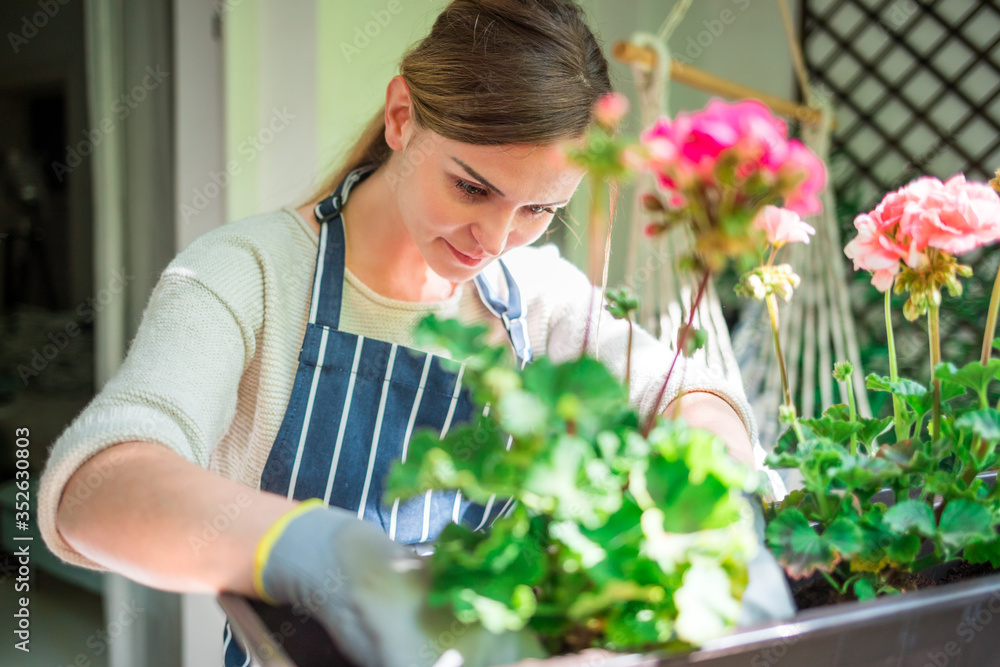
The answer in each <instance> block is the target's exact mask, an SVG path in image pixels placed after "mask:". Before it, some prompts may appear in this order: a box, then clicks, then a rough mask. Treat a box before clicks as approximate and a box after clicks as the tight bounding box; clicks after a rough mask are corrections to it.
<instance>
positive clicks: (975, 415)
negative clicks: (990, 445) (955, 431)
mask: <svg viewBox="0 0 1000 667" xmlns="http://www.w3.org/2000/svg"><path fill="white" fill-rule="evenodd" d="M955 426H957V427H958V428H963V429H969V430H970V431H972V432H973V433H975V434H976V435H978V436H979V437H980V438H982V439H983V440H985V441H986V442H996V441H998V440H1000V412H997V410H995V409H993V408H985V409H982V410H972V411H970V412H966V413H965V414H964V415H962V416H961V417H959V418H958V419H957V420H956V421H955Z"/></svg>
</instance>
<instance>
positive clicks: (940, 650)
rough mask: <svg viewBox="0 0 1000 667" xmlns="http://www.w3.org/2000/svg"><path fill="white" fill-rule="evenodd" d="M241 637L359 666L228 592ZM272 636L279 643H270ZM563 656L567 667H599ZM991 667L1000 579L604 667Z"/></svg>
mask: <svg viewBox="0 0 1000 667" xmlns="http://www.w3.org/2000/svg"><path fill="white" fill-rule="evenodd" d="M219 602H220V604H221V605H222V607H223V609H224V610H225V612H226V614H227V615H228V616H229V620H230V623H231V624H232V626H233V630H234V632H235V633H236V636H237V638H238V639H240V640H241V642H242V644H243V645H244V646H249V647H250V651H251V652H252V653H253V655H254V657H255V658H256V659H257V660H259V661H260V663H261V664H262V665H264V666H265V667H293V666H294V667H339V666H341V665H345V666H346V665H350V663H348V662H347V661H345V660H344V658H343V657H342V656H341V655H340V654H339V653H338V652H337V651H336V649H335V648H334V647H333V644H332V643H331V642H330V640H329V638H328V637H327V636H326V634H325V633H324V631H323V629H322V628H321V627H320V626H319V625H318V624H316V623H315V622H314V621H311V620H308V621H306V622H305V623H303V622H302V617H301V616H298V617H296V616H294V615H292V614H291V610H290V608H288V607H268V606H267V605H266V604H263V603H259V602H256V601H249V600H247V599H245V598H242V597H239V596H234V595H229V594H224V595H221V596H220V597H219ZM269 635H270V636H269ZM593 660H594V658H593V657H589V658H581V659H580V660H579V662H578V663H577V662H575V661H573V660H572V659H571V658H570V659H567V658H563V659H562V660H561V662H560V665H561V666H562V665H565V667H571V666H572V665H575V664H579V665H580V667H584V666H585V665H586V666H588V667H589V666H592V665H593ZM640 665H642V666H643V667H652V666H653V665H656V666H658V667H675V666H679V665H702V666H705V667H709V666H711V667H782V666H783V667H800V666H805V665H808V667H927V666H928V665H929V666H932V667H958V666H961V667H990V666H994V665H1000V574H995V575H990V576H987V577H982V578H980V579H973V580H969V581H963V582H960V583H953V584H948V585H945V586H940V587H937V588H930V589H926V590H922V591H916V592H913V593H907V594H905V595H900V596H896V597H891V598H882V599H879V600H873V601H869V602H851V603H846V604H840V605H835V606H831V607H823V608H820V609H812V610H809V611H805V612H802V613H800V614H798V615H797V616H796V617H795V619H794V620H793V621H791V622H786V623H780V624H774V625H769V626H765V627H758V628H748V629H744V630H740V631H738V632H735V633H733V634H731V635H728V636H726V637H720V638H718V639H715V640H713V641H712V642H710V643H709V644H708V645H706V646H704V647H703V648H702V649H701V650H700V651H695V652H693V653H689V654H685V655H680V656H666V657H664V656H656V655H645V656H640V655H622V656H621V657H620V658H615V659H611V660H608V661H607V662H605V663H603V667H633V666H635V667H638V666H640Z"/></svg>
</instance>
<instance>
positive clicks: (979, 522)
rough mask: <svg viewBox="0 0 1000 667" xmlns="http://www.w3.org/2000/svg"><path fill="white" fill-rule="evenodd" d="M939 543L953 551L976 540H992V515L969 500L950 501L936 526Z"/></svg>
mask: <svg viewBox="0 0 1000 667" xmlns="http://www.w3.org/2000/svg"><path fill="white" fill-rule="evenodd" d="M938 536H939V537H940V538H941V542H942V543H943V544H944V545H945V546H947V547H951V548H952V549H954V550H958V549H962V548H964V547H966V546H968V545H970V544H972V543H974V542H976V541H977V540H979V541H985V540H990V539H993V538H994V537H995V536H996V533H995V532H994V530H993V514H992V513H991V512H990V511H989V510H988V509H987V508H985V507H983V506H982V505H979V504H978V503H974V502H972V501H970V500H963V499H958V500H952V501H951V502H950V503H948V505H947V506H946V507H945V508H944V512H943V513H942V514H941V523H940V525H939V526H938Z"/></svg>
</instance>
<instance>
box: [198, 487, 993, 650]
mask: <svg viewBox="0 0 1000 667" xmlns="http://www.w3.org/2000/svg"><path fill="white" fill-rule="evenodd" d="M981 477H982V478H984V479H985V480H986V481H987V483H989V484H991V485H993V484H995V483H996V473H995V472H991V473H984V474H983V475H981ZM883 493H884V494H885V495H884V497H879V498H878V500H880V501H882V502H885V503H886V504H888V505H891V504H892V503H893V502H894V498H893V497H892V495H891V494H890V493H888V492H883ZM914 493H915V496H916V495H918V494H919V491H917V492H914ZM218 599H219V604H220V605H221V606H222V608H223V610H224V611H225V612H226V615H227V616H228V617H229V621H230V623H231V625H232V627H233V632H234V633H235V635H236V637H237V639H238V640H239V641H240V643H241V645H242V646H244V647H246V648H248V650H249V651H250V652H251V654H252V655H253V656H254V658H255V659H257V660H258V661H259V662H260V663H261V664H262V665H264V667H342V666H343V667H351V663H350V662H348V661H347V660H346V659H345V658H344V657H343V655H342V654H341V653H340V652H339V651H337V649H336V647H335V646H334V645H333V643H332V641H331V640H330V638H329V637H328V635H327V634H326V632H325V631H324V629H323V628H322V626H320V625H319V624H318V623H317V622H315V621H313V620H312V619H309V618H305V617H303V616H302V615H301V614H299V615H295V614H293V613H292V610H291V608H290V607H287V606H286V607H271V606H269V605H267V604H265V603H263V602H259V601H256V600H248V599H246V598H243V597H240V596H236V595H231V594H222V595H220V596H219V598H218ZM594 660H595V658H594V656H587V657H580V658H578V659H574V658H573V657H572V656H565V657H562V658H560V659H559V667H575V666H579V667H593V666H594V665H595V664H598V663H595V662H594ZM599 664H600V665H601V667H640V666H641V667H653V666H654V665H655V666H656V667H679V666H680V665H700V666H703V667H803V666H808V667H997V666H1000V573H998V574H993V575H989V576H985V577H980V578H977V579H970V580H967V581H962V582H958V583H949V584H945V585H942V586H937V587H933V588H928V589H924V590H920V591H916V592H911V593H906V594H903V595H898V596H893V597H885V598H881V599H878V600H871V601H868V602H849V603H844V604H838V605H832V606H827V607H820V608H817V609H810V610H806V611H803V612H800V613H799V614H797V615H796V616H795V618H794V619H793V620H791V621H788V622H782V623H774V624H769V625H766V626H758V627H754V628H745V629H742V630H739V631H737V632H734V633H733V634H730V635H728V636H725V637H720V638H718V639H715V640H713V641H711V642H709V643H708V644H706V645H705V646H703V647H702V648H701V650H699V651H694V652H692V653H687V654H683V655H672V656H664V655H656V654H647V655H621V656H619V657H615V658H611V659H608V660H606V661H605V660H603V659H600V661H599Z"/></svg>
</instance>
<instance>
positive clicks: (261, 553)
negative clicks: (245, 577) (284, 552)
mask: <svg viewBox="0 0 1000 667" xmlns="http://www.w3.org/2000/svg"><path fill="white" fill-rule="evenodd" d="M315 507H326V503H324V502H323V499H322V498H310V499H309V500H304V501H302V502H301V503H299V504H298V505H297V506H296V507H295V508H293V509H290V510H288V511H287V512H285V513H284V514H282V515H281V516H280V517H278V520H277V521H275V522H274V523H273V524H271V527H270V528H268V529H267V532H265V533H264V536H263V537H261V538H260V542H258V543H257V548H256V549H255V550H254V555H253V588H254V590H255V591H256V592H257V595H259V596H260V599H261V600H264V601H265V602H267V603H268V604H272V605H276V604H278V602H277V601H276V600H275V599H274V598H272V597H271V596H270V595H268V594H267V592H266V591H265V590H264V577H263V574H264V566H265V565H267V558H268V556H270V555H271V548H272V547H273V546H274V543H275V542H277V541H278V538H279V537H281V534H282V533H283V532H285V527H286V526H288V524H289V523H291V521H292V519H294V518H295V517H297V516H299V515H300V514H304V513H305V512H308V511H309V510H311V509H313V508H315Z"/></svg>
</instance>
